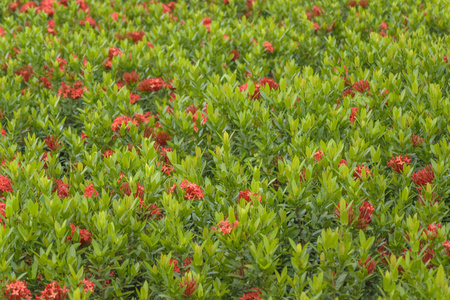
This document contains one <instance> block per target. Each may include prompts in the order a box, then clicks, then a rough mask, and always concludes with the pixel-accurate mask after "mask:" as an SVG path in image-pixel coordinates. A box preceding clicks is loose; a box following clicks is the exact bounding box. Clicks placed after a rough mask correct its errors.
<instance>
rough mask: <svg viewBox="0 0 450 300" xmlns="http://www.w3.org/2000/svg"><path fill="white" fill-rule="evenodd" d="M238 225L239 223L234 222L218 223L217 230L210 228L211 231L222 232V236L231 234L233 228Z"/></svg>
mask: <svg viewBox="0 0 450 300" xmlns="http://www.w3.org/2000/svg"><path fill="white" fill-rule="evenodd" d="M238 225H239V221H237V220H236V221H234V222H233V223H230V222H229V221H226V220H225V221H220V222H219V223H218V224H217V226H218V227H219V229H217V228H216V227H214V226H213V227H212V230H214V231H216V230H218V231H220V232H222V235H225V234H229V233H231V231H233V229H234V228H236V227H237V226H238Z"/></svg>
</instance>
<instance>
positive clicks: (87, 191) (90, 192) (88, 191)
mask: <svg viewBox="0 0 450 300" xmlns="http://www.w3.org/2000/svg"><path fill="white" fill-rule="evenodd" d="M84 196H85V197H87V198H92V197H97V196H98V192H97V191H96V190H95V188H94V184H93V183H91V184H90V185H88V186H87V187H86V189H85V190H84Z"/></svg>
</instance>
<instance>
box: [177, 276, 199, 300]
mask: <svg viewBox="0 0 450 300" xmlns="http://www.w3.org/2000/svg"><path fill="white" fill-rule="evenodd" d="M196 283H197V280H194V279H193V278H192V275H190V274H188V275H186V276H183V278H182V279H181V281H180V288H181V289H182V290H183V296H185V297H191V296H192V295H194V293H195V291H196V290H197V288H198V285H197V284H196Z"/></svg>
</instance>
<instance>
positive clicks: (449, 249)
mask: <svg viewBox="0 0 450 300" xmlns="http://www.w3.org/2000/svg"><path fill="white" fill-rule="evenodd" d="M442 246H444V249H445V255H447V256H448V257H450V241H445V242H444V243H442Z"/></svg>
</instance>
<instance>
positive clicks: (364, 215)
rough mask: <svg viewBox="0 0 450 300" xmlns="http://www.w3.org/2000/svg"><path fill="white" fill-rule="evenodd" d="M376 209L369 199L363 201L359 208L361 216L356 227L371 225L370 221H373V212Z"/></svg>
mask: <svg viewBox="0 0 450 300" xmlns="http://www.w3.org/2000/svg"><path fill="white" fill-rule="evenodd" d="M374 211H375V208H374V207H373V206H372V204H370V203H369V202H367V201H364V202H363V205H362V206H361V207H360V208H359V217H358V222H357V223H356V227H357V228H358V229H363V230H364V229H366V227H367V226H369V224H370V222H372V213H373V212H374Z"/></svg>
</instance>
